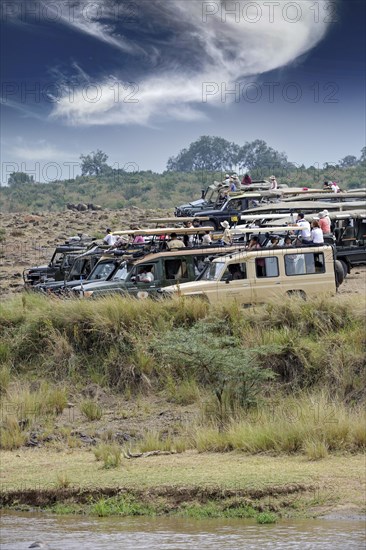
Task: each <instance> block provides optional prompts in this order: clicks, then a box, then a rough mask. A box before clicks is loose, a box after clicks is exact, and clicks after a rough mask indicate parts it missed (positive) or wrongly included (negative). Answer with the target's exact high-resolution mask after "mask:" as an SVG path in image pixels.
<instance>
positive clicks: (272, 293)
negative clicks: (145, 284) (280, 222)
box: [162, 245, 344, 306]
mask: <svg viewBox="0 0 366 550" xmlns="http://www.w3.org/2000/svg"><path fill="white" fill-rule="evenodd" d="M343 277H344V272H343V268H342V266H341V265H339V262H338V261H337V260H335V256H334V249H333V247H332V246H323V245H322V246H306V247H305V246H302V247H297V248H295V247H281V248H262V249H255V250H246V251H241V252H237V253H233V254H228V255H226V256H221V257H219V258H215V259H214V260H213V261H212V262H210V263H209V264H208V265H207V267H206V269H205V270H204V271H203V272H202V273H201V275H200V276H199V277H198V278H197V279H196V281H193V282H190V283H184V284H181V285H174V286H169V287H165V288H164V290H163V291H162V294H163V295H164V297H169V296H173V295H174V294H175V295H182V296H191V297H202V298H204V299H206V300H208V301H209V302H211V303H217V302H222V301H230V300H233V301H236V302H238V303H240V304H242V305H243V306H250V305H252V304H260V303H265V302H268V301H269V300H272V299H275V298H281V297H285V296H291V295H297V296H301V297H303V298H304V299H306V298H311V297H313V296H319V295H322V294H324V295H325V294H335V292H336V290H337V287H338V286H339V285H340V284H341V283H342V282H343Z"/></svg>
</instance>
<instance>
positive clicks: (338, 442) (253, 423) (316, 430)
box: [195, 393, 366, 459]
mask: <svg viewBox="0 0 366 550" xmlns="http://www.w3.org/2000/svg"><path fill="white" fill-rule="evenodd" d="M195 446H196V448H197V449H198V451H200V452H204V451H228V450H234V449H235V450H240V451H244V452H248V453H260V452H275V453H281V452H284V453H299V452H301V453H305V454H306V455H307V456H308V457H309V458H311V459H314V458H322V457H324V456H327V454H328V451H346V452H357V451H361V450H363V449H365V448H366V412H365V410H364V408H363V407H361V406H359V407H354V408H349V407H347V406H346V405H345V404H344V403H343V402H341V401H339V400H338V399H334V398H333V399H332V398H330V397H329V396H327V395H326V394H324V393H317V394H308V395H304V394H302V395H301V396H298V397H287V398H286V397H285V398H281V399H280V398H279V399H278V401H277V402H273V401H272V402H271V401H267V402H266V403H263V404H262V406H261V408H260V409H258V410H257V411H250V412H249V413H247V414H245V415H244V416H243V417H242V418H233V419H232V421H231V423H230V424H229V426H228V427H227V429H226V430H225V431H224V432H223V431H222V430H220V429H219V426H217V425H216V426H215V425H212V426H211V427H210V428H209V429H207V426H203V427H200V428H198V429H197V431H196V434H195Z"/></svg>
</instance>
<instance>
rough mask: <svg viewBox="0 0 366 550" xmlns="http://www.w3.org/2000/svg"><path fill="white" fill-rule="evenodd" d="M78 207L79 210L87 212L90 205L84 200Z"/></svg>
mask: <svg viewBox="0 0 366 550" xmlns="http://www.w3.org/2000/svg"><path fill="white" fill-rule="evenodd" d="M76 208H77V210H78V211H79V212H86V211H87V210H88V205H87V204H84V203H83V202H79V204H78V205H77V207H76Z"/></svg>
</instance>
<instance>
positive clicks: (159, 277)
mask: <svg viewBox="0 0 366 550" xmlns="http://www.w3.org/2000/svg"><path fill="white" fill-rule="evenodd" d="M241 247H243V245H241ZM239 248H240V247H239V246H226V247H223V246H211V247H195V248H180V249H178V250H171V251H167V250H166V251H161V252H156V253H151V254H147V255H146V256H145V257H144V258H141V259H138V260H129V261H126V262H125V263H124V264H121V265H120V268H119V269H118V271H117V272H116V273H115V274H114V275H113V276H111V277H109V279H108V280H107V281H104V282H94V283H89V284H83V285H80V286H77V287H75V288H74V292H76V293H78V294H79V295H81V296H84V297H86V298H90V297H93V298H96V297H100V296H107V295H109V294H112V293H118V294H127V293H128V294H130V295H132V296H135V297H137V298H147V297H148V296H154V295H156V294H157V289H158V288H161V287H164V286H168V285H171V284H172V283H174V282H176V283H178V282H179V283H185V282H188V281H193V280H194V279H196V277H198V275H199V274H200V273H201V271H202V270H203V269H204V267H205V265H206V263H207V262H208V261H209V259H210V258H213V257H216V256H218V255H220V254H221V255H222V254H227V253H228V252H236V251H237V250H238V249H239ZM146 273H152V276H153V280H151V281H148V280H147V279H145V277H144V275H146Z"/></svg>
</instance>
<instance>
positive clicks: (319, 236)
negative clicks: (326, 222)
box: [311, 220, 324, 244]
mask: <svg viewBox="0 0 366 550" xmlns="http://www.w3.org/2000/svg"><path fill="white" fill-rule="evenodd" d="M311 227H312V229H311V240H312V241H313V244H324V237H323V231H322V230H321V228H320V225H319V222H318V221H317V220H314V221H313V222H312V223H311Z"/></svg>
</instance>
